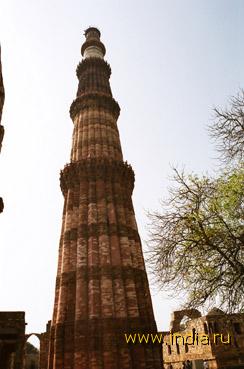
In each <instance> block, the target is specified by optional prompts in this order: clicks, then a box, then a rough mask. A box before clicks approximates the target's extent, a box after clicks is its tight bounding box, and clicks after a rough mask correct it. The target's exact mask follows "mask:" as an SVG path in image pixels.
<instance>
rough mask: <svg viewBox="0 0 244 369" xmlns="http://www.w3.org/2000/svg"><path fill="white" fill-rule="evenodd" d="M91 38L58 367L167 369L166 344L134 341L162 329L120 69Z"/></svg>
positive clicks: (53, 366) (64, 244)
mask: <svg viewBox="0 0 244 369" xmlns="http://www.w3.org/2000/svg"><path fill="white" fill-rule="evenodd" d="M85 35H86V41H85V43H84V44H83V45H82V50H81V51H82V55H83V56H84V58H83V60H82V62H81V63H80V64H79V65H78V67H77V77H78V79H79V86H78V91H77V96H76V99H75V101H74V102H73V103H72V105H71V109H70V114H71V118H72V120H73V123H74V131H73V139H72V150H71V161H70V164H68V165H66V166H65V168H64V170H63V171H62V172H61V179H60V181H61V189H62V192H63V195H64V209H63V222H62V231H61V238H60V248H59V260H58V271H57V279H56V291H55V303H54V311H53V319H52V326H51V338H50V345H49V360H48V361H49V362H48V369H158V368H160V367H161V358H160V356H161V355H160V350H159V348H158V347H157V346H156V345H146V346H143V345H139V344H137V345H132V346H131V345H128V344H127V343H126V342H125V337H124V333H125V332H127V333H133V332H141V333H142V332H146V333H149V332H150V333H151V332H156V324H155V320H154V315H153V309H152V303H151V297H150V291H149V286H148V280H147V275H146V271H145V265H144V259H143V254H142V247H141V242H140V237H139V234H138V230H137V225H136V220H135V214H134V209H133V204H132V199H131V196H132V191H133V187H134V173H133V171H132V169H131V167H130V166H129V165H128V164H127V163H125V162H123V155H122V150H121V145H120V138H119V132H118V128H117V119H118V116H119V112H120V108H119V105H118V103H117V102H116V101H115V100H114V99H113V97H112V93H111V88H110V83H109V77H110V74H111V69H110V66H109V65H108V64H107V63H106V62H105V61H104V59H103V57H104V55H105V47H104V45H103V44H102V43H101V41H100V32H99V31H98V30H97V29H96V28H89V29H88V30H87V31H86V32H85Z"/></svg>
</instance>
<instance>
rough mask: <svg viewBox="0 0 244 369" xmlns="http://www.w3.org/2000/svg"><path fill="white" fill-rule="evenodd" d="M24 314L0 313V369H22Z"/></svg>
mask: <svg viewBox="0 0 244 369" xmlns="http://www.w3.org/2000/svg"><path fill="white" fill-rule="evenodd" d="M24 345H25V313H24V312H22V311H20V312H19V311H18V312H15V311H14V312H11V311H7V312H3V311H1V312H0V369H23V359H24Z"/></svg>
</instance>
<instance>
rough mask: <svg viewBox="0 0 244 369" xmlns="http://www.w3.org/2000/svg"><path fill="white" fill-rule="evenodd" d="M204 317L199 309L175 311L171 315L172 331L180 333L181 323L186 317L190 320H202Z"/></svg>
mask: <svg viewBox="0 0 244 369" xmlns="http://www.w3.org/2000/svg"><path fill="white" fill-rule="evenodd" d="M201 316H202V315H201V313H200V311H198V310H197V309H185V310H178V311H174V312H173V313H172V314H171V322H170V331H171V332H179V331H180V330H181V326H180V323H181V321H182V319H183V318H184V317H188V318H189V319H196V318H200V317H201Z"/></svg>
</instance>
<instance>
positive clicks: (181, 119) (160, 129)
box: [0, 0, 244, 332]
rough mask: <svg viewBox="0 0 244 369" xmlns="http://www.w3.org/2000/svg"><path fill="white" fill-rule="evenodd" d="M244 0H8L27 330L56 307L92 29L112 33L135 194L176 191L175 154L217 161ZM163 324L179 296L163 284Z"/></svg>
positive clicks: (237, 66) (5, 181)
mask: <svg viewBox="0 0 244 369" xmlns="http://www.w3.org/2000/svg"><path fill="white" fill-rule="evenodd" d="M243 19H244V1H242V0H228V1H226V0H161V1H160V0H158V1H157V0H150V1H143V0H141V1H133V0H123V1H122V0H120V1H116V0H107V1H105V0H104V1H102V0H100V1H98V0H97V1H92V0H90V1H78V0H69V1H68V0H66V1H64V0H43V1H37V0H23V1H18V0H1V3H0V41H1V44H2V64H3V78H4V83H5V90H6V102H5V105H4V113H3V120H2V123H3V124H4V126H5V129H6V135H5V138H4V141H3V149H2V153H1V156H0V194H1V196H2V197H4V201H5V209H4V213H3V214H1V216H0V292H1V293H0V310H24V311H26V321H27V322H28V326H27V332H41V331H44V329H45V324H46V322H47V321H48V320H49V319H51V316H52V308H53V299H54V286H55V277H56V267H57V254H58V243H59V236H60V228H61V215H62V206H63V197H62V194H61V191H60V188H59V171H60V169H62V168H63V166H64V165H65V163H67V162H69V156H70V149H71V134H72V125H73V124H72V121H71V120H70V118H69V107H70V104H71V102H72V101H73V99H74V98H75V94H76V90H77V86H78V81H77V78H76V75H75V69H76V66H77V64H78V62H79V61H80V60H81V55H80V47H81V44H82V43H83V42H84V36H83V31H84V29H86V28H87V27H88V26H90V25H95V26H97V27H98V28H99V29H100V30H101V33H102V37H101V39H102V41H103V42H104V44H105V46H106V49H107V54H106V57H105V58H106V60H107V61H108V62H109V63H110V65H111V67H112V77H111V86H112V91H113V95H114V97H115V99H116V100H117V101H118V102H119V104H120V107H121V115H120V117H119V120H118V127H119V130H120V137H121V142H122V147H123V153H124V159H125V160H127V161H128V162H129V163H131V164H132V167H133V169H134V171H135V174H136V186H135V191H134V196H133V199H134V205H135V210H136V216H137V221H138V226H139V230H140V234H141V237H142V239H143V240H145V239H146V237H147V230H146V223H147V217H146V210H147V209H150V210H154V209H156V208H158V207H159V199H160V198H162V197H164V196H167V188H168V186H169V183H170V182H169V177H170V175H171V173H172V170H171V165H178V166H179V167H181V166H183V165H185V167H186V169H188V170H194V171H196V172H198V173H201V172H204V171H205V172H206V171H209V172H211V171H212V170H213V169H214V168H215V165H216V162H215V161H214V159H213V157H214V156H215V152H214V148H213V145H212V144H211V143H210V140H209V138H208V135H207V131H206V125H207V124H209V123H210V122H211V119H212V108H213V106H215V105H217V106H225V105H226V102H227V99H228V97H229V96H230V95H233V94H235V93H236V92H237V91H238V89H239V88H240V87H244V67H243V66H244V48H243V39H244V23H243ZM151 291H152V296H153V303H154V311H155V315H156V320H157V323H158V328H159V329H160V330H166V329H168V324H169V319H170V312H171V311H172V309H173V308H177V307H178V305H177V302H175V301H173V300H167V299H166V298H165V296H164V295H163V294H159V293H158V292H157V290H156V289H155V287H154V288H152V289H151Z"/></svg>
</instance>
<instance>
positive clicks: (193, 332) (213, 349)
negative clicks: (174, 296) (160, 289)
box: [163, 308, 244, 369]
mask: <svg viewBox="0 0 244 369" xmlns="http://www.w3.org/2000/svg"><path fill="white" fill-rule="evenodd" d="M184 317H188V318H189V320H188V321H186V322H185V324H182V319H183V318H184ZM221 335H222V336H221ZM176 337H179V338H177V342H176ZM224 342H225V343H224ZM166 343H167V344H166ZM163 359H164V368H165V369H182V368H183V362H186V361H187V360H189V361H190V362H192V367H193V369H201V368H203V362H204V361H206V362H207V363H208V367H209V369H244V314H225V313H223V311H221V310H219V309H216V308H214V309H212V310H211V311H210V312H209V313H208V314H207V315H206V316H201V314H200V312H198V311H197V310H195V309H194V310H182V311H176V312H174V313H173V314H172V321H171V330H170V332H167V333H166V334H165V337H164V344H163Z"/></svg>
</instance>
